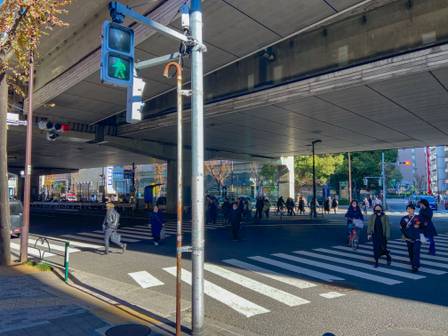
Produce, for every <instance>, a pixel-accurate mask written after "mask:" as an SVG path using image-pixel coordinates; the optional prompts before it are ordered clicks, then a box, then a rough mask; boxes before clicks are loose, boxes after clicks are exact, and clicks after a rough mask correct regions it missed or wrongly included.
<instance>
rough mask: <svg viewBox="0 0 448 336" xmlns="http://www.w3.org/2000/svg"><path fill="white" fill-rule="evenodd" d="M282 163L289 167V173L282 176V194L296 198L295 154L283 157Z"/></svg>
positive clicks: (280, 186) (280, 185)
mask: <svg viewBox="0 0 448 336" xmlns="http://www.w3.org/2000/svg"><path fill="white" fill-rule="evenodd" d="M281 163H282V165H284V166H286V168H287V169H288V171H287V173H285V174H284V175H282V176H280V184H279V188H280V196H283V197H291V198H292V199H295V193H296V192H295V174H294V156H286V157H282V158H281Z"/></svg>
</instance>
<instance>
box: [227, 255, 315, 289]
mask: <svg viewBox="0 0 448 336" xmlns="http://www.w3.org/2000/svg"><path fill="white" fill-rule="evenodd" d="M223 262H225V263H226V264H229V265H232V266H236V267H239V268H243V269H246V270H249V271H252V272H254V273H255V274H258V275H262V276H265V277H267V278H270V279H273V280H276V281H279V282H283V283H285V284H288V285H291V286H294V287H297V288H300V289H305V288H310V287H315V286H316V284H314V283H312V282H309V281H305V280H301V279H297V278H293V277H289V276H286V275H283V274H280V273H277V272H274V271H271V270H269V269H267V268H264V267H260V266H256V265H253V264H249V263H247V262H244V261H241V260H238V259H226V260H223Z"/></svg>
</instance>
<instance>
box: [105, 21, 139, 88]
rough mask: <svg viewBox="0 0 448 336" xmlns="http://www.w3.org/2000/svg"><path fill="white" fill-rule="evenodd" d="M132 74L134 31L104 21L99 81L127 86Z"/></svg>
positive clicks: (130, 81)
mask: <svg viewBox="0 0 448 336" xmlns="http://www.w3.org/2000/svg"><path fill="white" fill-rule="evenodd" d="M133 74H134V31H133V30H132V29H131V28H128V27H125V26H122V25H120V24H118V23H115V22H110V21H105V22H104V24H103V34H102V43H101V70H100V77H101V82H103V83H106V84H111V85H115V86H123V87H127V86H129V85H131V84H132V77H133Z"/></svg>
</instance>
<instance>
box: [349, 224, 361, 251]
mask: <svg viewBox="0 0 448 336" xmlns="http://www.w3.org/2000/svg"><path fill="white" fill-rule="evenodd" d="M348 241H349V245H350V247H351V248H352V249H353V250H354V251H356V250H357V249H358V246H359V233H358V228H357V227H356V226H355V225H352V228H351V229H350V235H349V238H348Z"/></svg>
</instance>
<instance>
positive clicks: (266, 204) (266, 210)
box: [263, 197, 271, 218]
mask: <svg viewBox="0 0 448 336" xmlns="http://www.w3.org/2000/svg"><path fill="white" fill-rule="evenodd" d="M270 210H271V202H269V199H268V198H266V197H265V198H264V200H263V212H264V214H265V216H266V218H269V211H270Z"/></svg>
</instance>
